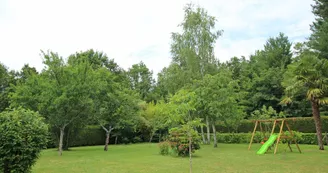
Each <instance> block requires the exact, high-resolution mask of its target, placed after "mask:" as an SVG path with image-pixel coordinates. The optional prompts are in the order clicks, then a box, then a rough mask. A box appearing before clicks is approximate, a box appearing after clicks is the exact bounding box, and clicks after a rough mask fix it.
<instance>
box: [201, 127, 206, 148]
mask: <svg viewBox="0 0 328 173" xmlns="http://www.w3.org/2000/svg"><path fill="white" fill-rule="evenodd" d="M200 132H201V134H202V139H203V144H206V139H205V135H204V129H203V126H202V127H200Z"/></svg>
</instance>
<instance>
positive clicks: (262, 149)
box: [256, 134, 278, 154]
mask: <svg viewBox="0 0 328 173" xmlns="http://www.w3.org/2000/svg"><path fill="white" fill-rule="evenodd" d="M277 137H278V135H276V134H272V135H271V136H270V138H269V140H267V141H266V142H265V143H264V144H263V145H262V147H261V148H260V149H259V150H258V151H257V153H256V154H264V153H265V152H266V151H267V150H268V148H269V147H270V146H271V145H272V144H273V143H274V141H276V139H277Z"/></svg>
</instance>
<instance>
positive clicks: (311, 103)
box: [0, 0, 328, 155]
mask: <svg viewBox="0 0 328 173" xmlns="http://www.w3.org/2000/svg"><path fill="white" fill-rule="evenodd" d="M327 7H328V3H327V2H326V1H323V0H315V4H314V5H313V6H312V8H313V13H314V14H315V15H316V19H315V21H314V22H313V24H312V25H311V26H310V29H311V31H312V34H311V35H310V37H309V38H308V39H307V40H306V41H305V42H301V43H295V44H294V47H292V46H293V43H292V42H291V41H290V40H289V38H288V36H286V35H285V34H284V33H279V34H278V35H277V36H275V37H270V38H268V39H267V41H266V43H265V44H264V48H263V49H262V50H256V51H255V52H254V53H253V54H252V55H250V56H249V57H248V58H246V57H244V56H242V57H232V58H231V59H230V60H229V61H227V62H220V61H219V59H217V58H216V57H215V52H214V46H215V43H216V42H217V41H218V40H219V38H220V36H221V35H222V34H224V32H223V31H222V30H218V29H216V27H215V26H216V25H215V24H216V22H218V21H217V20H216V18H215V17H214V16H211V15H209V14H208V12H207V11H206V10H205V9H204V8H201V7H199V6H194V5H193V4H187V5H186V6H185V8H184V12H185V16H184V19H183V21H182V22H181V24H180V25H179V27H181V29H182V32H177V33H172V34H171V40H172V43H171V47H170V52H171V55H172V60H171V63H170V65H169V66H168V67H165V68H163V69H162V70H161V72H160V73H158V75H157V80H155V79H154V78H153V72H152V71H151V70H150V69H149V68H148V67H147V66H146V65H145V64H144V63H143V62H140V63H138V64H134V65H132V67H130V68H129V69H127V70H125V69H123V68H122V67H120V66H119V65H118V64H117V63H116V62H115V61H114V59H109V58H108V57H107V55H106V54H105V53H103V52H99V51H94V50H92V49H90V50H86V51H82V52H76V53H74V54H72V55H70V56H68V57H67V58H63V57H61V56H60V55H59V54H58V53H56V52H52V51H48V52H41V53H42V59H43V64H44V65H45V67H44V69H42V71H41V72H38V71H37V70H36V69H35V68H34V67H30V66H29V65H25V66H24V67H23V68H22V69H21V70H20V71H10V70H9V69H8V68H7V67H6V66H5V65H4V64H1V65H0V77H1V81H0V87H1V88H0V97H1V99H0V111H6V110H7V109H12V108H18V107H22V108H24V109H29V110H33V111H37V112H39V113H40V114H41V115H42V116H43V117H44V119H45V121H46V123H47V124H49V125H50V129H51V132H52V133H55V134H58V136H59V137H58V147H59V154H60V155H61V154H62V149H63V140H64V134H65V133H67V132H66V131H65V130H67V128H72V127H84V126H86V125H99V127H101V128H102V129H103V130H104V131H105V133H106V141H105V148H104V150H107V149H108V143H109V139H110V138H109V137H110V135H111V133H112V131H120V130H122V129H127V128H128V129H131V131H134V132H147V133H148V135H149V141H150V142H151V141H152V138H153V136H154V135H155V134H156V133H158V134H164V133H165V131H167V130H168V129H170V128H172V127H177V126H179V125H181V124H184V125H186V124H187V125H188V124H189V125H190V126H187V127H186V129H190V128H194V129H197V130H199V132H200V134H201V137H202V141H203V143H210V141H211V136H210V134H211V133H214V135H213V137H212V138H213V140H214V146H215V147H216V146H217V144H216V139H215V137H216V135H215V133H216V131H217V129H216V126H215V124H216V123H217V122H219V121H220V122H223V123H225V124H226V125H227V126H229V127H230V128H231V129H234V128H236V127H237V126H238V123H239V122H240V121H241V120H243V119H254V118H261V114H260V113H259V110H266V112H271V113H269V115H267V117H266V118H272V117H306V116H313V118H314V122H315V125H316V131H317V137H318V144H319V149H321V150H323V149H324V148H323V143H322V132H321V120H320V113H321V114H327V111H328V107H327V106H326V104H327V103H328V94H327V93H328V45H327V44H328V43H327V40H328V36H327V34H326V33H327V32H328V13H327V9H328V8H327ZM292 49H293V50H294V51H292ZM192 122H194V124H193V123H192Z"/></svg>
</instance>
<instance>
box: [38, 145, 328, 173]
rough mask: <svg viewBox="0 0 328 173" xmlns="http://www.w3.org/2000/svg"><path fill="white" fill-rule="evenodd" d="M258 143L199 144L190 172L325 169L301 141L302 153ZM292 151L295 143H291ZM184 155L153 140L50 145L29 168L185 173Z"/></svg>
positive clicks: (41, 172) (322, 156)
mask: <svg viewBox="0 0 328 173" xmlns="http://www.w3.org/2000/svg"><path fill="white" fill-rule="evenodd" d="M259 147H260V145H259V144H254V145H253V146H252V150H251V151H248V150H247V145H246V144H219V146H218V148H213V147H212V146H202V148H201V150H199V151H196V153H195V155H194V157H193V172H194V173H202V172H206V173H218V172H261V173H263V172H279V173H280V172H302V173H304V172H311V173H315V172H327V170H328V164H327V163H328V159H327V158H328V152H327V151H319V150H318V149H317V148H318V147H317V146H315V145H301V149H302V151H303V153H302V154H299V153H298V152H293V153H291V152H290V151H288V150H287V151H286V152H285V148H286V145H279V147H280V150H279V153H277V154H276V155H273V154H272V152H271V153H268V154H265V155H256V150H257V149H258V148H259ZM293 149H294V151H296V148H295V146H293ZM188 171H189V160H188V158H180V157H178V158H174V157H171V156H161V155H159V154H158V148H157V144H133V145H117V146H114V145H110V146H109V151H108V152H104V151H103V147H102V146H93V147H79V148H72V151H67V152H64V153H63V156H62V157H59V156H58V155H57V152H56V151H55V150H54V149H49V150H45V151H43V152H42V154H41V157H40V158H39V160H38V161H37V163H36V165H35V166H34V168H33V172H35V173H66V172H69V173H75V172H76V173H84V172H86V173H107V172H108V173H139V172H150V173H180V172H181V173H186V172H188Z"/></svg>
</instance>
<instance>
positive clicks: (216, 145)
mask: <svg viewBox="0 0 328 173" xmlns="http://www.w3.org/2000/svg"><path fill="white" fill-rule="evenodd" d="M212 128H213V142H214V148H217V147H218V141H217V140H216V129H215V125H214V124H212Z"/></svg>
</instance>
